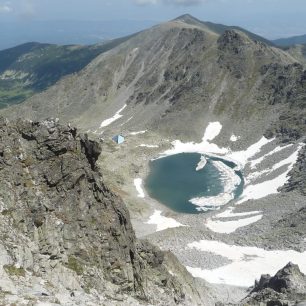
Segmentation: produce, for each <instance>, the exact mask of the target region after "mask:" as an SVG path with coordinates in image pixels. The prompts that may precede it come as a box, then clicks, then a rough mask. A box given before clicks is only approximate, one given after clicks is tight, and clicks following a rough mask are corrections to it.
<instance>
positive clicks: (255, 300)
mask: <svg viewBox="0 0 306 306" xmlns="http://www.w3.org/2000/svg"><path fill="white" fill-rule="evenodd" d="M305 302H306V277H305V275H304V274H303V273H301V271H300V269H299V267H298V266H297V265H294V264H292V263H289V264H288V265H286V266H285V267H284V268H283V269H281V270H279V271H278V272H277V273H276V274H275V276H273V277H271V276H270V275H262V277H261V279H260V281H259V282H258V283H256V284H255V287H254V289H253V290H252V292H251V293H250V295H249V296H248V297H247V298H246V299H245V300H244V301H243V303H242V304H241V305H267V306H274V305H275V306H291V305H304V303H305Z"/></svg>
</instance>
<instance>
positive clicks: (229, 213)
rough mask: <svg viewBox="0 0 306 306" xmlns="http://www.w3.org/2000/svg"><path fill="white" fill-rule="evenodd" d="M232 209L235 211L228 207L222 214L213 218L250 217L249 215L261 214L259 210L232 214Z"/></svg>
mask: <svg viewBox="0 0 306 306" xmlns="http://www.w3.org/2000/svg"><path fill="white" fill-rule="evenodd" d="M234 209H235V207H232V206H230V207H228V208H227V210H225V211H224V212H222V213H219V214H217V215H215V218H234V217H245V216H251V215H256V214H261V213H262V211H261V210H254V211H249V212H243V213H233V210H234Z"/></svg>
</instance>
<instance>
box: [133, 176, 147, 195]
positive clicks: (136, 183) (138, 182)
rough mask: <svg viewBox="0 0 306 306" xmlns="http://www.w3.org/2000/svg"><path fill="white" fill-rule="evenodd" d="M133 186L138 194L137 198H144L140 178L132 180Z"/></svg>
mask: <svg viewBox="0 0 306 306" xmlns="http://www.w3.org/2000/svg"><path fill="white" fill-rule="evenodd" d="M134 185H135V187H136V190H137V192H138V198H144V197H145V194H144V191H143V189H142V179H141V178H136V179H134Z"/></svg>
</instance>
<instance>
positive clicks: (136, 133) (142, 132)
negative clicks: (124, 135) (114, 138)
mask: <svg viewBox="0 0 306 306" xmlns="http://www.w3.org/2000/svg"><path fill="white" fill-rule="evenodd" d="M146 132H147V130H144V131H138V132H131V133H130V134H129V135H133V136H134V135H139V134H144V133H146Z"/></svg>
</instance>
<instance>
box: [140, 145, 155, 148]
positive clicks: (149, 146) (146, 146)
mask: <svg viewBox="0 0 306 306" xmlns="http://www.w3.org/2000/svg"><path fill="white" fill-rule="evenodd" d="M138 147H145V148H158V147H159V146H158V145H148V144H141V145H139V146H138Z"/></svg>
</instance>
